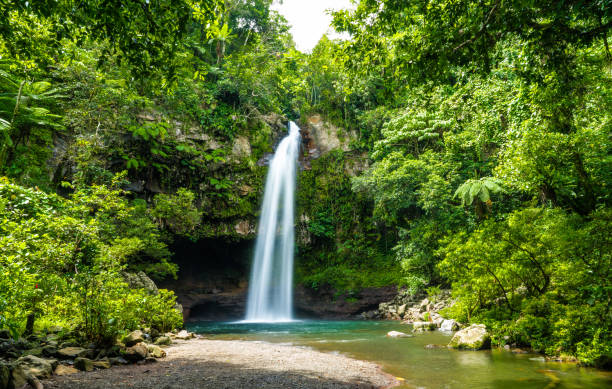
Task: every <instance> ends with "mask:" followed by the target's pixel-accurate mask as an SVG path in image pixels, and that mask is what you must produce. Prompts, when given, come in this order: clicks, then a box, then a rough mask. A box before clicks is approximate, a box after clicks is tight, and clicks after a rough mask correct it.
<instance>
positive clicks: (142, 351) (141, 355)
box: [123, 343, 148, 362]
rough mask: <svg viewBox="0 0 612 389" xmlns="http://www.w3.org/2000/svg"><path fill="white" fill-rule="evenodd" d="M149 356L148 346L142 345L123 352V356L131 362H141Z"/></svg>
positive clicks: (136, 345) (128, 348)
mask: <svg viewBox="0 0 612 389" xmlns="http://www.w3.org/2000/svg"><path fill="white" fill-rule="evenodd" d="M147 354H148V352H147V346H145V345H144V344H142V343H138V344H135V345H133V346H132V347H127V348H126V349H125V350H123V356H124V357H125V359H127V360H128V361H131V362H137V361H141V360H143V359H145V358H146V357H147Z"/></svg>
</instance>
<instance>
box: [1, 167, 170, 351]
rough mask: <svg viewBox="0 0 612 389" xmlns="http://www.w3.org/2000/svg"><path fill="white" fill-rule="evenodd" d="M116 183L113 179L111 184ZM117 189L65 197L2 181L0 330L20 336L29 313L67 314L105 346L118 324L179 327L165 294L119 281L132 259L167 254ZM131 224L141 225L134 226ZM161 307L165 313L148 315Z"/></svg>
mask: <svg viewBox="0 0 612 389" xmlns="http://www.w3.org/2000/svg"><path fill="white" fill-rule="evenodd" d="M120 180H121V177H120V176H118V177H116V178H115V179H114V185H115V186H116V185H117V184H118V183H119V182H120ZM121 194H122V191H120V190H118V189H116V187H115V188H113V187H111V188H109V187H105V186H92V187H88V188H87V189H84V190H78V191H76V192H75V193H74V194H73V195H72V196H70V198H69V199H64V198H62V197H59V196H57V195H53V194H45V193H43V192H41V191H39V190H35V189H28V188H25V187H22V186H19V185H15V184H12V183H11V182H9V181H8V180H7V179H6V178H4V179H2V182H1V183H0V205H1V207H0V221H1V222H0V226H1V227H0V252H1V254H2V255H1V257H2V262H1V265H2V266H1V270H2V272H1V274H0V290H1V291H2V294H1V295H2V299H1V300H0V304H2V308H3V309H2V315H1V317H0V325H1V326H2V327H3V328H10V329H11V331H12V332H13V333H14V334H18V333H20V332H21V331H22V329H23V326H24V324H25V319H26V316H27V315H28V314H30V313H33V314H35V315H36V316H37V317H43V316H44V317H45V318H46V319H47V320H48V319H49V318H56V320H61V321H64V320H65V319H66V318H71V321H70V323H69V324H70V325H71V326H72V327H73V328H75V329H77V330H79V331H81V333H82V334H83V336H85V337H86V338H88V339H90V340H92V341H95V342H100V343H106V342H111V341H113V340H114V338H115V336H116V335H117V333H118V332H119V331H123V330H125V329H132V328H137V327H139V326H143V325H151V326H158V327H159V328H160V329H168V327H170V326H174V325H178V324H180V320H177V315H178V313H176V314H175V313H172V312H171V311H172V310H173V307H174V297H173V296H172V295H171V294H168V292H162V293H160V294H159V295H156V296H149V295H148V294H147V292H145V291H141V290H132V289H129V288H128V286H127V284H126V283H125V281H124V279H123V276H122V272H123V271H124V270H125V269H127V268H129V267H130V266H131V265H132V264H133V263H134V261H135V257H138V256H141V255H146V254H147V253H149V254H150V253H151V252H152V251H153V250H155V247H157V249H158V250H161V251H162V253H161V255H163V256H167V251H166V252H165V253H164V252H163V251H164V250H165V246H164V245H163V244H162V243H161V242H158V241H157V239H158V238H159V235H157V234H156V233H155V232H154V231H151V230H149V231H147V223H148V225H149V226H151V225H152V222H151V221H150V220H148V222H147V219H142V218H141V219H140V220H138V218H137V217H136V216H135V212H136V210H135V209H134V208H133V207H130V206H129V203H128V202H127V200H125V198H123V197H121ZM133 223H136V224H140V225H141V227H140V228H139V229H133V228H132V227H134V225H135V224H133ZM158 254H159V253H158ZM162 259H164V258H163V257H162ZM167 271H168V270H167ZM169 271H174V272H176V268H172V267H170V270H169ZM160 311H164V312H166V311H167V312H166V313H165V316H163V315H161V316H160V317H159V318H152V316H151V315H153V314H156V315H159V313H160Z"/></svg>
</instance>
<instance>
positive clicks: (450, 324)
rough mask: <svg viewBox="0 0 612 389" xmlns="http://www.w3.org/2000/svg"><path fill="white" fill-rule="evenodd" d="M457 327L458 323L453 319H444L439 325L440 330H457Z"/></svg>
mask: <svg viewBox="0 0 612 389" xmlns="http://www.w3.org/2000/svg"><path fill="white" fill-rule="evenodd" d="M458 329H459V323H457V322H456V321H455V320H453V319H448V320H444V321H443V322H442V324H441V325H440V331H447V332H449V331H457V330H458Z"/></svg>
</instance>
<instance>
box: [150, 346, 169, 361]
mask: <svg viewBox="0 0 612 389" xmlns="http://www.w3.org/2000/svg"><path fill="white" fill-rule="evenodd" d="M147 351H148V352H149V355H150V356H152V357H154V358H163V357H165V356H166V351H164V349H162V348H161V347H159V346H156V345H154V344H150V345H148V346H147Z"/></svg>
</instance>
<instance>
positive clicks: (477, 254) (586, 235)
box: [439, 208, 612, 365]
mask: <svg viewBox="0 0 612 389" xmlns="http://www.w3.org/2000/svg"><path fill="white" fill-rule="evenodd" d="M610 218H611V215H610V212H609V211H608V210H606V211H598V212H595V213H593V214H592V215H590V218H589V220H585V221H583V220H581V218H580V217H577V216H568V215H566V214H565V213H564V212H563V211H561V210H555V209H546V208H527V209H525V210H521V211H515V212H513V213H511V214H510V215H509V216H508V217H507V218H506V219H505V220H500V221H495V220H488V221H486V222H484V223H483V224H482V226H481V227H480V228H478V229H477V230H475V231H474V232H472V233H471V234H458V235H455V236H454V237H451V238H448V239H447V240H446V241H445V243H444V246H443V247H442V248H441V249H440V254H441V255H442V256H443V257H444V260H443V261H442V262H441V263H440V265H439V267H440V269H441V271H442V273H443V275H445V276H446V277H448V278H449V279H450V280H451V281H452V282H453V291H454V294H455V296H456V297H458V298H459V301H460V303H459V304H458V305H457V306H456V307H455V308H453V312H452V313H453V314H454V315H455V316H456V317H457V318H459V319H462V320H468V321H478V320H484V321H487V322H490V323H491V324H492V325H494V326H495V325H497V324H496V323H499V322H500V321H502V320H504V321H507V324H506V325H505V326H504V327H503V328H502V329H501V332H503V333H506V334H507V335H509V336H510V338H511V342H517V343H519V344H522V345H525V346H530V347H533V348H534V349H536V350H539V351H542V352H546V353H549V354H557V355H558V354H569V355H577V356H579V357H580V356H581V355H585V356H586V355H588V357H587V359H585V360H584V362H589V361H590V362H594V361H597V363H598V364H601V365H603V364H606V363H609V347H610V341H611V340H610V339H609V337H606V336H604V335H602V334H603V333H609V331H610V320H609V318H610V306H609V301H610V298H611V297H612V285H611V284H610V278H609V274H608V271H609V269H610V264H611V261H612V256H611V255H610V250H609V247H610V245H611V244H612V241H611V240H610V238H609V236H608V237H605V236H603V235H602V233H603V234H605V232H595V229H599V228H601V229H602V230H601V231H609V230H610V227H612V226H611V225H610V222H611V219H610ZM608 235H609V234H608ZM595 337H596V338H595ZM606 350H608V351H606ZM598 353H599V354H598Z"/></svg>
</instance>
